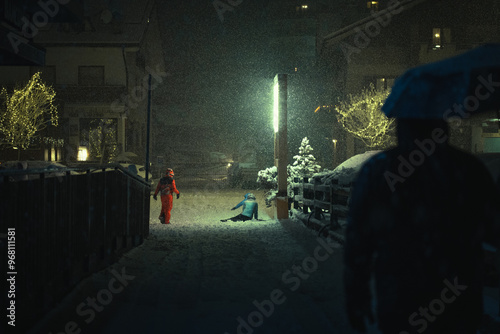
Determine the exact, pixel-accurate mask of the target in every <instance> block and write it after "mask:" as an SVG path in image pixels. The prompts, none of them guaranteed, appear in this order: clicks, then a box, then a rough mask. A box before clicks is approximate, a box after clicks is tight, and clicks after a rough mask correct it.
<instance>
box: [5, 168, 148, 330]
mask: <svg viewBox="0 0 500 334" xmlns="http://www.w3.org/2000/svg"><path fill="white" fill-rule="evenodd" d="M149 202H150V186H149V185H148V184H147V183H146V182H145V180H144V179H142V178H140V177H138V176H136V175H133V174H131V173H130V172H129V171H128V170H126V169H125V168H123V167H122V166H120V165H106V166H99V167H87V168H63V169H57V170H49V169H43V170H0V227H1V230H0V248H2V249H1V251H2V254H7V244H8V243H7V233H8V232H7V231H12V230H13V231H14V232H15V244H14V247H15V252H14V253H15V261H14V265H13V267H10V268H5V269H4V268H2V269H3V270H2V272H3V273H8V272H15V273H16V274H15V275H14V276H15V289H16V293H15V303H16V305H17V308H16V314H17V315H18V319H22V323H24V324H26V326H27V325H28V324H30V323H31V324H32V321H34V320H36V319H37V318H40V317H42V316H43V315H44V314H45V313H47V312H48V311H49V310H50V308H51V307H53V306H54V304H55V303H56V302H57V301H58V300H60V299H62V298H63V297H64V296H65V295H66V294H67V293H68V292H69V291H70V290H71V289H72V288H73V287H74V286H75V285H76V284H77V283H78V282H79V281H81V280H82V279H83V278H84V277H86V276H89V275H90V274H92V273H94V272H96V271H98V270H101V269H103V268H105V267H106V266H108V265H110V264H111V263H113V262H114V261H116V259H117V258H118V257H119V256H120V254H122V253H123V252H125V251H127V250H129V249H131V248H133V247H135V246H138V245H139V244H141V243H142V242H143V240H144V238H145V237H147V236H148V234H149V209H150V207H149ZM8 245H9V249H10V248H11V246H12V244H11V243H9V244H8ZM6 264H7V259H6V257H5V256H4V258H3V259H2V264H1V266H5V265H6ZM5 307H7V306H5ZM22 323H21V322H18V323H17V326H16V327H18V326H20V325H22Z"/></svg>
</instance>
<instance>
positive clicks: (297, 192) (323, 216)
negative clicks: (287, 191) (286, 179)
mask: <svg viewBox="0 0 500 334" xmlns="http://www.w3.org/2000/svg"><path fill="white" fill-rule="evenodd" d="M293 191H294V197H293V206H294V208H295V209H297V210H300V211H301V212H302V213H303V214H308V218H307V220H308V221H307V223H309V222H311V221H315V222H317V223H318V224H320V225H321V227H323V228H326V227H329V228H330V229H331V230H338V229H340V228H341V226H340V223H339V219H340V218H345V217H347V212H348V207H347V204H348V201H349V196H350V192H351V186H350V185H345V186H344V185H338V184H334V183H332V184H319V183H317V182H315V180H314V179H313V180H309V179H308V178H304V179H303V180H299V179H295V180H294V183H293Z"/></svg>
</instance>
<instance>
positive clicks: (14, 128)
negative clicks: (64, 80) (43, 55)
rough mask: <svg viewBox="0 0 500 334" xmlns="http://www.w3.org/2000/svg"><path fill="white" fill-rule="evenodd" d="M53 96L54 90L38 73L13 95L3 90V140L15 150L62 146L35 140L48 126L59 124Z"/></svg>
mask: <svg viewBox="0 0 500 334" xmlns="http://www.w3.org/2000/svg"><path fill="white" fill-rule="evenodd" d="M55 96H56V92H55V90H54V89H53V88H52V86H49V85H46V84H45V83H44V82H43V81H42V79H41V77H40V72H37V73H35V74H33V76H32V77H31V79H30V80H29V81H28V83H27V84H26V85H25V86H24V87H22V88H15V89H14V91H13V92H12V94H9V93H8V92H7V89H6V88H2V89H1V91H0V98H1V99H2V106H1V109H0V110H1V111H2V112H1V114H0V132H1V133H2V134H3V137H4V141H5V142H6V143H7V144H8V145H10V146H11V147H13V148H18V149H27V148H28V147H30V146H31V145H32V144H36V143H43V144H51V145H52V144H53V145H54V146H62V145H64V141H63V140H62V139H55V138H51V137H37V133H38V132H39V131H41V130H43V129H45V128H46V127H47V126H48V125H51V126H58V125H59V123H58V114H57V107H56V106H55V105H54V100H55Z"/></svg>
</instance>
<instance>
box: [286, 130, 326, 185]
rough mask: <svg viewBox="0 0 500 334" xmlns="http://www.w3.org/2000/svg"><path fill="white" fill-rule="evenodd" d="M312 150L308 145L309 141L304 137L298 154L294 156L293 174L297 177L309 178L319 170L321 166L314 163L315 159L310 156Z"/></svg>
mask: <svg viewBox="0 0 500 334" xmlns="http://www.w3.org/2000/svg"><path fill="white" fill-rule="evenodd" d="M312 151H313V148H312V147H311V145H309V139H307V137H304V138H303V139H302V143H301V144H300V147H299V154H297V155H296V156H294V157H293V158H294V159H295V161H294V162H293V166H292V169H293V174H294V175H295V176H298V177H301V178H302V177H311V176H313V174H314V173H318V172H319V171H320V170H321V166H320V165H318V164H317V163H316V158H315V157H314V155H312Z"/></svg>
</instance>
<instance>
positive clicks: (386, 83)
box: [372, 78, 394, 89]
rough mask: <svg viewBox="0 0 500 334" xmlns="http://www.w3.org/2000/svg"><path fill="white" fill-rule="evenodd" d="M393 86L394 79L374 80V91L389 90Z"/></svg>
mask: <svg viewBox="0 0 500 334" xmlns="http://www.w3.org/2000/svg"><path fill="white" fill-rule="evenodd" d="M372 82H373V81H372ZM393 85H394V78H375V88H376V89H389V88H391V87H392V86H393Z"/></svg>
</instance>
